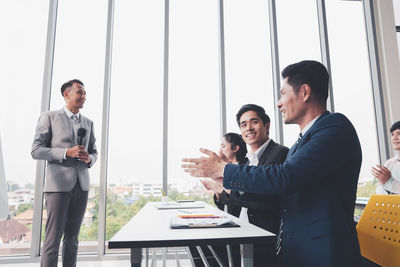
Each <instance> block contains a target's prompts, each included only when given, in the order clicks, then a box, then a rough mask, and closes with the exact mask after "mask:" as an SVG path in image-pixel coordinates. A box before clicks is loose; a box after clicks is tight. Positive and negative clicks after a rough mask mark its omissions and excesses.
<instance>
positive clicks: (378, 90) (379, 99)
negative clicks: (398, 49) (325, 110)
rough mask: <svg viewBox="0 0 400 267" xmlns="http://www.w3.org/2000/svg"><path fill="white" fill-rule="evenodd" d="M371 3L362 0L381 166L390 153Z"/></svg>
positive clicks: (370, 0) (369, 0) (371, 1)
mask: <svg viewBox="0 0 400 267" xmlns="http://www.w3.org/2000/svg"><path fill="white" fill-rule="evenodd" d="M373 2H374V1H373V0H364V1H363V7H364V16H365V29H366V35H367V43H368V54H369V63H370V64H369V65H370V72H371V83H372V94H373V100H374V112H375V121H376V131H377V137H378V150H379V161H380V163H381V164H382V163H383V161H384V160H385V159H387V158H389V157H390V152H389V143H388V138H387V136H388V131H387V125H386V115H385V106H384V98H383V87H382V78H381V73H380V63H379V52H378V44H377V34H376V25H375V17H374V5H373Z"/></svg>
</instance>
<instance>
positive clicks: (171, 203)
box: [156, 201, 204, 210]
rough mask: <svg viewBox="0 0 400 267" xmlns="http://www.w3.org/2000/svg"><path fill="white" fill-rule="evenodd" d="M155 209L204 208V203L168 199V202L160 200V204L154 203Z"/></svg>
mask: <svg viewBox="0 0 400 267" xmlns="http://www.w3.org/2000/svg"><path fill="white" fill-rule="evenodd" d="M156 207H157V209H159V210H165V209H196V208H204V204H203V203H202V202H196V201H185V202H179V201H176V202H175V201H168V202H161V203H160V204H157V205H156Z"/></svg>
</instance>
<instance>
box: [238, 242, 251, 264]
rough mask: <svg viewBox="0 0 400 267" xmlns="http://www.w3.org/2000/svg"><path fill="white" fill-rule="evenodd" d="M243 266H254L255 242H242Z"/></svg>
mask: <svg viewBox="0 0 400 267" xmlns="http://www.w3.org/2000/svg"><path fill="white" fill-rule="evenodd" d="M240 255H241V257H242V267H253V244H240Z"/></svg>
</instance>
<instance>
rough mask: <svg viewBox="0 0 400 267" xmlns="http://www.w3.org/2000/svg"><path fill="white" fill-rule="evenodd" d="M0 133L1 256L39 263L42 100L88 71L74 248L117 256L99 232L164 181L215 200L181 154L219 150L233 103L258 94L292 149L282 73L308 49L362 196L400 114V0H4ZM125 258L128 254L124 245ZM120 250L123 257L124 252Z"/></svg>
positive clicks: (57, 99)
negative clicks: (1, 186) (83, 169)
mask: <svg viewBox="0 0 400 267" xmlns="http://www.w3.org/2000/svg"><path fill="white" fill-rule="evenodd" d="M0 34H1V36H2V41H1V42H0V58H1V61H0V73H1V77H2V78H1V82H2V89H1V98H0V114H1V115H0V137H1V145H2V147H1V149H0V151H2V153H3V158H4V175H5V180H6V184H7V197H8V205H9V218H8V219H5V220H0V225H1V226H0V264H1V263H17V262H30V261H37V260H38V257H39V256H40V246H41V241H42V240H43V236H44V227H45V222H46V211H45V208H44V205H43V194H42V186H43V181H44V179H45V163H44V162H36V161H34V160H33V159H32V158H31V155H30V149H31V144H32V141H33V136H34V130H35V126H36V123H37V119H38V118H39V114H40V112H41V111H46V110H50V109H59V108H61V107H62V106H63V103H64V100H63V97H62V96H61V93H60V87H61V84H62V83H64V82H65V81H67V80H70V79H74V78H77V79H80V80H82V81H83V82H84V83H85V89H86V91H87V100H86V103H85V106H84V108H83V109H82V110H81V112H82V114H84V115H85V116H87V117H89V118H90V119H92V120H93V121H94V125H95V134H96V137H97V147H98V150H99V159H98V161H97V163H96V164H95V165H94V166H93V168H92V169H91V170H90V175H91V191H90V194H89V202H88V207H87V212H86V214H85V219H84V223H83V225H82V229H81V234H80V248H79V251H80V252H79V256H78V259H84V258H85V257H92V258H93V257H97V258H100V259H105V258H107V257H108V258H109V259H119V258H123V255H124V254H126V253H127V250H117V251H114V250H109V249H108V247H107V240H109V239H110V238H111V237H112V236H113V234H115V233H116V232H117V231H118V230H119V229H120V228H121V227H122V226H123V225H124V224H125V223H126V222H127V221H128V220H129V219H130V218H131V217H132V216H133V215H134V214H135V213H136V212H137V211H138V210H139V209H140V208H141V207H142V206H143V205H144V204H145V203H146V202H147V201H157V200H159V199H160V196H161V189H162V188H163V189H164V190H165V191H166V192H168V196H169V198H170V199H198V200H204V201H207V202H209V203H211V202H212V195H211V194H210V192H207V191H206V190H204V188H203V187H202V186H201V184H200V182H199V179H196V178H192V177H190V176H189V175H187V174H185V173H184V172H183V171H182V169H181V168H180V165H181V159H182V158H184V157H189V156H196V157H197V156H200V153H199V151H198V149H199V148H200V147H205V148H209V149H212V150H214V151H217V150H218V149H219V144H220V137H221V136H222V135H223V134H224V133H226V132H239V128H238V126H237V124H236V121H235V114H236V112H237V111H238V109H239V108H240V106H241V105H243V104H246V103H255V104H258V105H261V106H263V107H264V108H265V109H266V112H267V114H269V116H270V117H271V130H270V137H271V138H272V139H274V140H275V141H278V142H279V143H281V144H283V145H285V146H288V147H290V146H291V145H292V144H293V143H294V142H295V139H296V138H297V135H298V132H299V129H298V126H296V125H283V123H282V119H281V116H280V112H279V110H278V109H277V108H276V103H277V100H278V99H279V87H280V82H281V81H280V72H281V70H282V69H283V68H284V67H285V66H287V65H289V64H291V63H294V62H298V61H301V60H304V59H314V60H318V61H321V62H323V63H324V64H325V65H326V66H327V68H328V69H329V71H330V73H331V88H330V89H331V91H330V96H329V99H328V102H329V105H328V106H329V110H331V111H333V112H341V113H343V114H345V115H346V116H347V117H348V118H349V119H350V120H351V121H352V123H353V124H354V126H355V128H356V130H357V133H358V136H359V138H360V142H361V146H362V152H363V164H362V169H361V173H360V177H359V187H358V196H359V197H368V196H369V195H371V194H373V193H374V191H375V186H376V185H377V181H375V180H373V177H372V175H371V174H370V169H371V167H372V166H373V165H375V164H380V163H383V162H384V161H385V160H386V159H388V158H389V157H391V156H393V153H394V152H393V150H392V148H391V144H390V132H389V131H388V128H389V127H390V125H391V124H392V123H393V122H395V121H398V120H400V107H399V99H400V57H399V50H400V0H393V1H392V0H380V1H379V0H363V1H345V0H326V1H325V0H246V1H244V0H227V1H223V0H201V1H200V0H150V1H149V0H147V1H143V0H142V1H140V0H134V1H132V0H96V1H95V0H85V1H82V0H68V1H67V0H40V1H39V0H36V1H32V0H18V1H9V0H3V1H1V2H0ZM125 256H126V255H125ZM125 258H126V257H125Z"/></svg>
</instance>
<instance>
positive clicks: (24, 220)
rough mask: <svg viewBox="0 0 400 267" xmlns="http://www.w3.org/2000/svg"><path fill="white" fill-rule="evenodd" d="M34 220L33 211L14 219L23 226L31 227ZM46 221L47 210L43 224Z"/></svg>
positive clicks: (44, 213) (43, 216) (43, 217)
mask: <svg viewBox="0 0 400 267" xmlns="http://www.w3.org/2000/svg"><path fill="white" fill-rule="evenodd" d="M32 218H33V210H26V211H24V212H23V213H21V214H18V215H17V216H15V217H14V218H13V219H14V220H16V221H17V222H19V223H21V224H23V225H29V224H32ZM46 220H47V211H46V209H43V215H42V222H43V223H45V222H46Z"/></svg>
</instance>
